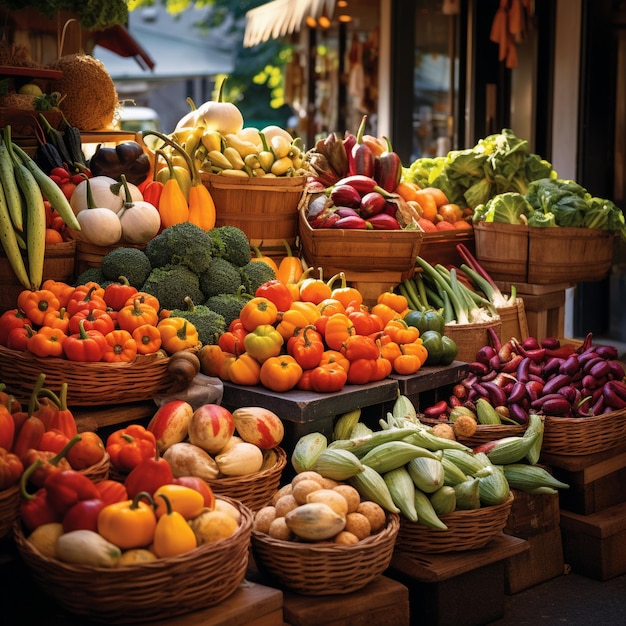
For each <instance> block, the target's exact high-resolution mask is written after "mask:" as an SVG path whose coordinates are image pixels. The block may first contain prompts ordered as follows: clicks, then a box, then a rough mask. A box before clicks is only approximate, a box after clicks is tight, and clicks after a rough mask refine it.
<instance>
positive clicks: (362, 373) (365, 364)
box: [348, 358, 376, 385]
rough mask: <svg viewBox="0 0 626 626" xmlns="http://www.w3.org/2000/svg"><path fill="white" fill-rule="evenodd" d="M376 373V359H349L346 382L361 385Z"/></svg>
mask: <svg viewBox="0 0 626 626" xmlns="http://www.w3.org/2000/svg"><path fill="white" fill-rule="evenodd" d="M375 373H376V359H367V358H361V359H356V360H354V361H350V369H349V370H348V383H350V384H351V385H363V384H365V383H369V382H370V381H371V380H372V378H373V376H374V374H375Z"/></svg>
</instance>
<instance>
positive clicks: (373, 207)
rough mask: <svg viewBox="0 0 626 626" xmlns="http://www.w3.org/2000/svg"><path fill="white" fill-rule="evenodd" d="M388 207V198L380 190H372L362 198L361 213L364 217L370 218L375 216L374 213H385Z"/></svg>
mask: <svg viewBox="0 0 626 626" xmlns="http://www.w3.org/2000/svg"><path fill="white" fill-rule="evenodd" d="M386 208H387V200H386V199H385V198H383V196H381V195H380V194H379V193H378V192H376V191H371V192H370V193H366V194H365V195H364V196H363V197H362V198H361V203H360V207H359V213H360V214H361V216H362V217H364V218H366V219H368V218H370V217H374V215H378V214H379V213H383V212H384V211H385V209H386Z"/></svg>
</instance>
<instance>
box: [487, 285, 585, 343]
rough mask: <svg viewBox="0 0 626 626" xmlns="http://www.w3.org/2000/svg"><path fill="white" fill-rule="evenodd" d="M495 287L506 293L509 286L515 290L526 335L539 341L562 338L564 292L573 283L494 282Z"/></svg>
mask: <svg viewBox="0 0 626 626" xmlns="http://www.w3.org/2000/svg"><path fill="white" fill-rule="evenodd" d="M495 282H496V285H498V287H499V288H500V289H501V290H502V291H503V292H506V293H508V292H509V291H510V290H511V286H513V285H514V286H515V287H516V289H517V296H518V297H519V298H522V300H523V301H524V311H525V313H526V323H527V325H528V335H529V336H530V337H535V338H537V339H539V340H541V339H545V338H546V337H563V336H564V334H565V292H566V291H567V290H568V289H569V288H571V287H574V286H575V285H574V284H573V283H555V284H553V285H536V284H530V283H516V282H510V281H506V282H502V281H495Z"/></svg>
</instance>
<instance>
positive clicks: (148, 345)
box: [132, 324, 161, 354]
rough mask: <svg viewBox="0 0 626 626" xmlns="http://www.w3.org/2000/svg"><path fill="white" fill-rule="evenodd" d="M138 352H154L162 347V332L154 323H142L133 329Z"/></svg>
mask: <svg viewBox="0 0 626 626" xmlns="http://www.w3.org/2000/svg"><path fill="white" fill-rule="evenodd" d="M132 337H133V339H134V340H135V343H136V344H137V354H154V353H155V352H157V351H158V350H159V348H160V347H161V333H160V332H159V329H158V328H157V327H156V326H155V325H154V324H142V325H141V326H138V327H137V328H135V330H133V331H132Z"/></svg>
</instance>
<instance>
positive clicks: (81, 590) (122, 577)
mask: <svg viewBox="0 0 626 626" xmlns="http://www.w3.org/2000/svg"><path fill="white" fill-rule="evenodd" d="M224 500H228V501H229V502H230V503H231V504H232V505H233V506H235V507H237V508H238V509H239V511H240V513H241V523H240V526H239V529H238V530H237V532H236V533H235V534H234V535H233V536H232V537H229V538H228V539H223V540H221V541H218V542H216V543H207V544H204V545H202V546H199V547H198V548H196V549H195V550H193V551H191V552H188V553H186V554H182V555H180V556H177V557H172V558H165V559H157V560H156V561H153V562H150V563H142V564H138V565H129V566H125V567H117V568H102V567H91V566H87V565H74V564H70V563H64V562H62V561H59V560H57V559H51V558H49V557H46V556H43V555H42V554H41V553H40V552H38V551H37V550H36V549H35V548H34V547H33V546H32V545H31V544H30V543H29V542H28V541H27V539H26V537H25V535H24V531H23V529H22V525H21V524H20V523H19V522H16V523H15V524H14V526H13V531H14V532H13V535H14V540H15V544H16V546H17V549H18V551H19V553H20V555H21V556H22V558H23V560H24V562H25V563H26V566H27V567H28V569H29V570H30V573H31V575H32V577H33V579H34V580H35V581H36V582H37V583H38V585H39V586H40V587H41V588H42V589H43V590H44V591H45V592H46V593H48V594H50V596H52V597H53V598H54V599H55V600H56V601H57V602H58V603H59V604H60V605H61V606H62V607H63V608H65V609H66V610H67V611H69V612H70V613H74V614H76V615H80V616H84V617H87V618H89V619H90V620H92V621H95V622H100V623H112V622H114V623H117V624H123V623H136V622H146V621H151V620H156V619H161V618H163V617H165V616H166V617H168V618H171V617H173V616H176V615H182V614H184V613H190V612H192V611H197V610H200V609H204V608H207V607H210V606H214V605H216V604H219V603H220V602H222V601H223V600H225V599H226V598H228V597H229V596H230V595H232V594H233V593H234V592H235V591H236V590H237V587H238V586H239V585H240V583H241V581H242V580H243V579H244V577H245V574H246V569H247V567H248V554H249V548H250V533H251V531H252V511H250V509H248V508H247V507H245V506H243V505H242V504H241V503H240V502H237V501H236V500H231V499H230V498H224Z"/></svg>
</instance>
